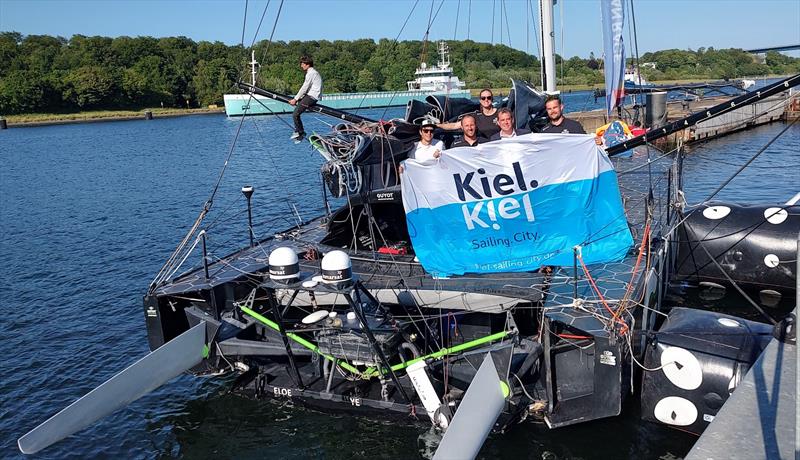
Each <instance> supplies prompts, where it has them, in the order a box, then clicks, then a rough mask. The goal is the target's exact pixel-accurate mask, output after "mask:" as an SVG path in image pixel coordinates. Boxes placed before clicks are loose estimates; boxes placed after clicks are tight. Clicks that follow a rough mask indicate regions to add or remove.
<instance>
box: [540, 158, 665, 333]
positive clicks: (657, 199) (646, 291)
mask: <svg viewBox="0 0 800 460" xmlns="http://www.w3.org/2000/svg"><path fill="white" fill-rule="evenodd" d="M673 159H674V155H664V154H663V153H661V152H660V151H658V150H656V149H654V148H652V147H642V148H637V149H636V151H635V152H634V153H633V155H631V156H630V157H628V158H620V157H615V158H612V160H613V162H614V167H615V169H616V170H617V175H618V180H619V187H620V192H621V194H622V197H623V204H624V207H625V213H626V216H627V219H628V225H629V227H630V229H631V233H632V235H633V239H634V247H633V248H632V249H631V251H630V252H629V253H628V254H627V255H626V256H625V258H624V259H623V260H621V261H619V262H612V263H606V264H593V265H590V266H588V271H589V274H590V275H591V277H592V279H593V280H594V282H595V284H596V285H597V288H598V291H599V292H600V293H601V294H602V299H601V298H600V296H599V295H598V294H597V292H596V291H595V290H594V288H593V287H592V285H591V282H590V280H589V279H588V277H587V276H585V274H584V272H583V270H582V269H581V266H580V264H578V273H577V276H576V273H575V270H574V269H573V267H556V268H555V269H554V272H553V275H552V279H551V281H550V285H549V289H548V292H547V300H546V302H545V308H546V310H547V311H546V314H547V316H548V317H550V318H551V319H553V320H557V321H559V322H562V323H565V324H569V325H572V326H575V327H576V328H577V329H580V330H582V331H586V332H591V333H593V334H595V335H598V336H604V335H605V333H607V329H608V327H607V324H609V322H610V319H611V313H610V312H609V311H608V310H607V309H606V308H605V307H604V306H603V305H602V301H603V300H605V302H606V303H607V304H608V305H610V306H613V305H618V304H619V303H620V301H621V299H623V298H624V297H625V294H626V291H627V290H628V285H629V284H631V285H632V287H631V292H630V293H629V294H628V298H629V299H634V300H633V301H632V303H631V305H633V306H636V305H639V304H644V305H649V304H651V303H652V300H654V299H651V298H650V296H652V295H653V294H654V293H656V290H657V289H658V286H659V285H660V283H658V282H657V281H658V276H657V273H661V272H662V269H663V268H664V267H663V264H664V263H665V262H666V261H668V258H667V257H666V256H667V255H668V254H669V252H668V251H669V243H668V241H667V240H666V239H664V238H663V237H664V236H665V235H666V233H667V232H668V231H669V229H670V225H671V224H672V222H673V221H674V219H675V218H676V215H677V213H676V212H675V211H674V210H671V209H670V201H671V199H670V198H669V197H670V196H671V195H674V194H675V193H676V192H675V184H674V183H673V182H674V177H675V174H673V173H672V172H671V171H672V169H673V166H674V160H673ZM648 161H650V163H649V165H648ZM651 190H652V195H651ZM651 196H652V199H650V198H649V197H651ZM648 202H650V206H649V208H650V211H648ZM648 213H650V214H651V216H652V219H651V229H652V230H651V237H650V254H649V258H648V257H645V256H648V254H646V251H645V254H643V257H642V261H641V262H640V263H639V265H638V266H637V263H636V262H637V259H638V257H639V248H640V245H641V243H642V236H643V233H644V229H645V225H646V223H647V220H648ZM621 218H625V216H622V217H621ZM647 260H649V263H648V264H649V265H647V266H646V263H647ZM656 269H657V270H656ZM648 276H649V278H646V277H648ZM576 281H577V297H578V298H579V299H582V301H583V303H582V305H581V306H580V308H575V307H574V305H573V299H574V298H575V291H576ZM612 308H613V307H612ZM625 320H626V321H627V320H629V317H626V318H625Z"/></svg>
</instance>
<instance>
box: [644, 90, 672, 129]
mask: <svg viewBox="0 0 800 460" xmlns="http://www.w3.org/2000/svg"><path fill="white" fill-rule="evenodd" d="M645 104H646V106H645V109H644V124H645V126H647V127H649V128H658V127H659V126H663V125H665V124H667V93H666V92H656V93H647V95H646V96H645Z"/></svg>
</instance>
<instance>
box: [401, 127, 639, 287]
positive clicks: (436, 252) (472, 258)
mask: <svg viewBox="0 0 800 460" xmlns="http://www.w3.org/2000/svg"><path fill="white" fill-rule="evenodd" d="M402 191H403V206H404V207H405V212H406V220H407V223H408V231H409V234H410V236H411V242H412V243H413V246H414V251H415V253H416V255H417V257H418V258H419V260H420V263H421V264H422V266H423V267H424V268H425V270H427V271H428V272H429V273H431V274H433V275H436V276H448V275H460V274H464V273H492V272H509V271H515V272H519V271H530V270H535V269H537V268H539V267H541V266H543V265H556V266H572V263H573V247H574V246H576V245H581V246H582V256H583V259H584V261H585V262H586V263H589V264H591V263H599V262H610V261H616V260H620V259H621V258H622V257H624V256H625V254H626V253H627V252H628V250H629V249H630V247H631V246H632V244H633V239H632V238H631V234H630V231H629V230H628V221H627V218H626V216H625V212H624V209H623V207H622V200H621V198H620V194H619V188H618V186H617V176H616V173H615V172H614V169H613V166H612V165H611V162H610V161H609V159H608V157H607V156H606V155H605V154H604V153H603V152H602V151H600V150H599V149H598V148H597V146H596V145H595V143H594V137H593V136H591V135H577V134H526V135H522V136H517V137H514V138H511V139H504V140H501V141H496V142H489V143H486V144H480V145H478V146H477V147H461V148H455V149H450V150H445V151H444V152H443V153H442V156H441V157H440V158H439V159H438V160H433V161H429V162H424V163H423V162H418V161H415V160H406V161H405V163H404V172H403V174H402Z"/></svg>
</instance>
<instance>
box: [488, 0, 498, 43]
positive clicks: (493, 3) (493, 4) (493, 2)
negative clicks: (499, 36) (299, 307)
mask: <svg viewBox="0 0 800 460" xmlns="http://www.w3.org/2000/svg"><path fill="white" fill-rule="evenodd" d="M496 1H497V0H492V41H490V42H489V43H491V44H492V45H494V8H495V2H496Z"/></svg>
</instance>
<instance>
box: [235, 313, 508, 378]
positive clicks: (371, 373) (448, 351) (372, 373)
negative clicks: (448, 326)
mask: <svg viewBox="0 0 800 460" xmlns="http://www.w3.org/2000/svg"><path fill="white" fill-rule="evenodd" d="M240 308H241V309H242V311H243V312H245V313H247V314H248V315H250V316H252V317H253V318H255V319H257V320H259V321H261V322H262V323H264V324H266V325H267V326H269V327H271V328H272V329H274V330H276V331H278V332H280V331H281V328H280V326H278V324H277V323H275V322H274V321H272V320H270V319H268V318H266V317H264V316H262V315H260V314H259V313H256V312H255V311H253V310H251V309H249V308H247V307H240ZM508 335H509V331H501V332H497V333H495V334H492V335H487V336H486V337H481V338H479V339H475V340H470V341H469V342H464V343H462V344H459V345H456V346H454V347H450V348H442V349H441V350H439V351H436V352H434V353H431V354H428V355H425V356H420V357H419V358H414V359H412V360H409V361H406V362H404V363H399V364H395V365H394V366H392V367H391V369H392V371H399V370H402V369H405V368H407V367H408V366H410V365H412V364H414V363H418V362H420V361H424V360H428V359H440V358H443V357H445V356H447V355H453V354H456V353H459V352H461V351H464V350H469V349H470V348H475V347H477V346H479V345H483V344H485V343H489V342H494V341H497V340H501V339H504V338H506V337H507V336H508ZM286 336H287V337H289V338H290V339H292V340H294V341H295V342H297V343H299V344H300V345H302V346H304V347H306V348H308V349H309V350H311V351H313V352H314V353H317V354H318V355H320V356H322V357H324V358H325V359H328V360H330V361H333V362H334V363H336V364H337V365H338V366H340V367H341V368H343V369H347V370H348V371H350V372H352V373H354V374H356V375H359V376H361V377H362V378H365V379H369V378H372V377H377V376H378V375H380V374H385V373H386V371H384V370H379V369H375V368H372V367H369V368H367V370H365V371H364V372H363V373H362V372H361V371H359V370H358V368H356V367H354V366H351V365H350V364H348V363H347V362H345V361H342V360H338V359H336V358H334V357H333V356H330V355H326V354H325V353H323V352H321V351H320V350H319V347H317V346H316V345H314V344H313V343H311V342H309V341H308V340H306V339H304V338H302V337H300V336H299V335H297V334H294V333H291V332H288V333H286Z"/></svg>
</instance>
